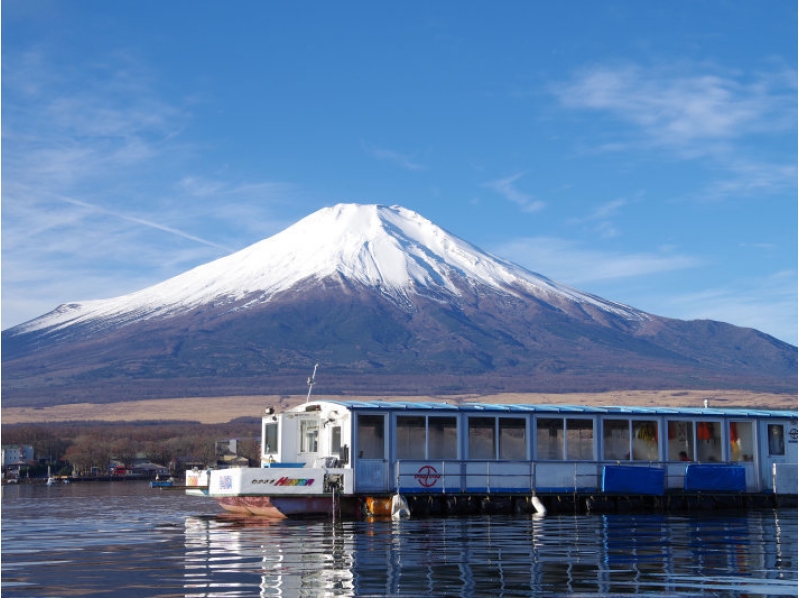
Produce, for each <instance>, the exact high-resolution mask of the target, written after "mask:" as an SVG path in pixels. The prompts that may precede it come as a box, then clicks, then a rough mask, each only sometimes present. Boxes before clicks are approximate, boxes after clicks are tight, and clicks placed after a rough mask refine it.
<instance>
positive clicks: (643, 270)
mask: <svg viewBox="0 0 800 598" xmlns="http://www.w3.org/2000/svg"><path fill="white" fill-rule="evenodd" d="M492 252H493V253H495V254H497V255H500V256H503V257H505V258H507V259H510V260H511V261H513V262H515V263H517V264H520V265H522V266H524V267H526V268H528V269H529V270H532V271H534V272H539V273H541V274H544V275H546V276H552V277H553V278H556V279H557V280H559V281H561V282H565V283H567V284H570V285H575V286H580V285H585V284H587V283H592V282H597V281H608V280H618V279H624V278H632V277H641V276H648V275H651V274H661V273H664V272H671V271H676V270H683V269H687V268H695V267H698V266H701V265H702V264H703V260H702V259H699V258H696V257H693V256H689V255H684V254H679V253H671V252H664V253H663V254H659V253H656V254H653V253H621V252H618V253H613V252H608V251H598V250H591V249H584V248H582V247H581V246H580V244H579V243H578V242H577V241H570V240H566V239H560V238H554V237H530V238H522V239H515V240H513V241H511V242H508V243H504V244H502V245H498V246H496V247H493V248H492ZM554 273H558V274H557V275H554Z"/></svg>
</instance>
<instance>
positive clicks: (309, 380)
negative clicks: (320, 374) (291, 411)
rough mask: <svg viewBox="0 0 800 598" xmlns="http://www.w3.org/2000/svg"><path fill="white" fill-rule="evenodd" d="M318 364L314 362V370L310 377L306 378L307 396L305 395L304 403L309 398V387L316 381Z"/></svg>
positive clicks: (312, 386)
mask: <svg viewBox="0 0 800 598" xmlns="http://www.w3.org/2000/svg"><path fill="white" fill-rule="evenodd" d="M318 366H319V364H318V363H315V364H314V372H313V373H312V374H311V377H310V378H309V379H308V396H306V403H308V400H309V399H310V398H311V389H312V388H314V382H316V377H317V367H318Z"/></svg>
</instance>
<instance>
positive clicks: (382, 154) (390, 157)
mask: <svg viewBox="0 0 800 598" xmlns="http://www.w3.org/2000/svg"><path fill="white" fill-rule="evenodd" d="M362 146H363V147H364V149H365V150H366V151H367V152H369V153H370V154H371V155H372V156H373V157H375V158H377V159H378V160H383V161H386V162H391V163H393V164H395V165H397V166H400V167H401V168H404V169H406V170H412V171H420V170H427V169H428V168H427V167H426V166H424V165H423V164H421V163H419V162H418V161H417V160H416V159H415V158H413V157H411V156H408V155H406V154H402V153H400V152H396V151H394V150H391V149H385V148H379V147H374V146H371V145H369V144H367V143H365V142H362Z"/></svg>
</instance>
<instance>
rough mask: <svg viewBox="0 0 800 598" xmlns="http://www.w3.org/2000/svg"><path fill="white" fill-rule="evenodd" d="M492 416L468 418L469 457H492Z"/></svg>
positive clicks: (493, 455)
mask: <svg viewBox="0 0 800 598" xmlns="http://www.w3.org/2000/svg"><path fill="white" fill-rule="evenodd" d="M494 422H495V418H493V417H470V418H469V458H470V459H494V458H495V454H494V425H495V423H494Z"/></svg>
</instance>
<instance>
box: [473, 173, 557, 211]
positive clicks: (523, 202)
mask: <svg viewBox="0 0 800 598" xmlns="http://www.w3.org/2000/svg"><path fill="white" fill-rule="evenodd" d="M524 175H525V173H524V172H518V173H516V174H513V175H511V176H510V177H506V178H504V179H497V180H495V181H489V182H488V183H484V184H483V186H484V187H486V188H487V189H491V190H492V191H494V192H495V193H499V194H500V195H502V196H503V197H505V198H506V199H507V200H508V201H511V202H513V203H515V204H517V205H518V206H519V207H520V208H521V209H522V211H523V212H538V211H540V210H542V209H544V207H545V206H546V205H547V204H546V203H545V202H543V201H541V200H537V199H535V198H534V196H533V195H531V194H529V193H524V192H523V191H520V190H519V189H518V188H517V186H516V183H517V181H518V180H519V179H521V178H522V177H523V176H524Z"/></svg>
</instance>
